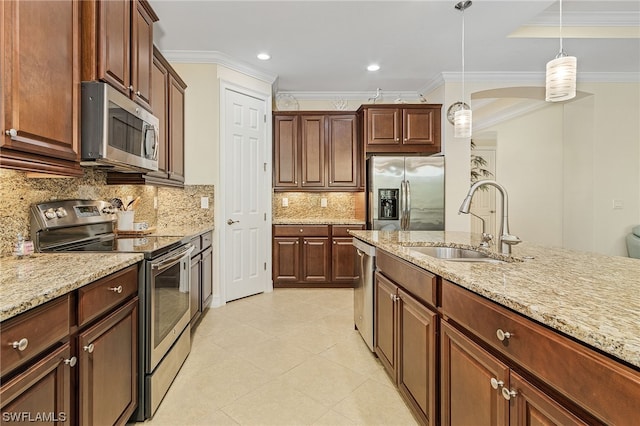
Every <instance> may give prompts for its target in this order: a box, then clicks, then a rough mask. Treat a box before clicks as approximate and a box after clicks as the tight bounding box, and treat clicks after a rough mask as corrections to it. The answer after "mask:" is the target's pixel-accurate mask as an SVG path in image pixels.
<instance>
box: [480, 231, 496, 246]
mask: <svg viewBox="0 0 640 426" xmlns="http://www.w3.org/2000/svg"><path fill="white" fill-rule="evenodd" d="M492 241H493V235H491V234H488V233H486V232H483V233H482V242H480V247H489V246H490V245H491V243H492Z"/></svg>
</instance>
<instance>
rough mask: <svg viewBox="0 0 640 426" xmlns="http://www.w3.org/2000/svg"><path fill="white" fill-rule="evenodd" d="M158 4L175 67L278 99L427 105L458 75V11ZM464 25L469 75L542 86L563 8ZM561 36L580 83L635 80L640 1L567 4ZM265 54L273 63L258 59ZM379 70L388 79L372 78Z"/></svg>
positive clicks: (405, 6)
mask: <svg viewBox="0 0 640 426" xmlns="http://www.w3.org/2000/svg"><path fill="white" fill-rule="evenodd" d="M150 3H151V5H152V7H153V8H154V10H155V11H156V13H157V14H158V16H159V17H160V21H159V22H157V23H156V25H155V27H154V35H155V37H154V38H155V42H156V44H157V45H158V47H159V48H160V50H161V51H163V52H164V53H165V55H166V56H167V57H168V58H169V60H172V61H183V62H191V61H194V60H200V59H203V60H204V61H207V60H211V59H212V58H213V60H212V61H213V62H216V61H217V62H221V61H222V62H225V63H233V64H234V66H236V67H237V68H238V69H244V70H249V72H250V73H251V74H253V75H256V76H259V77H260V78H263V79H265V80H270V79H272V80H274V81H275V89H276V91H279V92H307V93H315V92H332V93H343V92H371V93H372V94H373V93H375V90H376V88H381V89H382V90H383V91H384V92H398V93H400V92H414V93H418V92H420V93H421V92H424V91H426V90H428V88H429V87H432V85H433V83H434V82H436V81H442V79H443V76H447V75H449V76H458V77H457V78H458V79H459V75H460V71H461V64H462V55H461V39H462V37H461V32H462V12H460V11H458V10H456V9H455V8H454V5H455V3H456V1H451V0H447V1H444V0H424V1H266V0H263V1H242V0H240V1H238V0H236V1H185V0H150ZM464 15H465V16H464V18H465V33H466V36H465V39H466V42H465V71H466V72H467V73H468V75H470V74H477V75H483V74H484V75H494V76H507V75H525V74H526V75H529V76H530V75H536V76H538V77H539V78H540V79H541V80H540V81H541V84H543V82H544V69H545V64H546V62H547V61H549V60H550V59H553V58H554V57H555V55H556V54H557V53H558V51H559V39H558V34H559V31H558V23H559V5H558V2H556V1H550V0H534V1H528V0H512V1H504V0H499V1H491V0H476V1H474V3H473V5H472V6H471V7H470V8H468V9H467V10H466V11H465V12H464ZM563 27H564V30H563V35H564V50H565V51H566V52H567V53H568V54H570V55H573V56H576V57H577V58H578V81H580V79H581V78H583V79H584V78H591V79H597V78H598V76H601V77H602V78H607V77H612V76H613V77H614V78H618V79H619V78H621V77H620V76H623V77H622V78H623V79H624V78H626V79H628V78H632V79H635V80H637V79H638V76H639V75H640V2H639V1H637V0H623V1H590V0H581V1H575V0H574V1H570V0H565V1H564V3H563ZM263 51H264V52H268V53H269V54H270V55H271V59H270V60H268V61H260V60H258V59H257V58H256V55H257V54H258V53H259V52H263ZM198 58H200V59H198ZM371 63H377V64H379V65H380V67H381V68H380V70H379V71H376V72H369V71H367V70H366V67H367V65H369V64H371ZM630 76H631V77H630Z"/></svg>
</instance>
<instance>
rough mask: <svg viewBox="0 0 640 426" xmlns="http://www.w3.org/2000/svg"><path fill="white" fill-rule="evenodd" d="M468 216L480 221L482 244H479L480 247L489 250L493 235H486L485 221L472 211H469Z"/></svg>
mask: <svg viewBox="0 0 640 426" xmlns="http://www.w3.org/2000/svg"><path fill="white" fill-rule="evenodd" d="M469 214H470V215H471V216H473V217H476V218H478V219H480V221H482V242H481V243H480V247H484V248H489V245H490V244H491V240H493V235H491V234H487V228H486V224H485V220H484V219H483V218H482V217H480V216H478V215H477V214H475V213H474V212H472V211H469Z"/></svg>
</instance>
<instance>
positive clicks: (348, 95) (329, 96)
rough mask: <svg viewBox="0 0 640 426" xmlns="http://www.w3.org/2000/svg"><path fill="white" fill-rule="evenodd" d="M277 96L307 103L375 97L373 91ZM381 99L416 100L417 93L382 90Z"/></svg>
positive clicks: (299, 93)
mask: <svg viewBox="0 0 640 426" xmlns="http://www.w3.org/2000/svg"><path fill="white" fill-rule="evenodd" d="M277 93H278V94H279V95H291V96H293V97H294V98H296V99H304V100H307V101H331V100H335V99H341V98H342V99H347V100H349V99H355V100H362V99H369V98H372V97H374V96H375V95H376V91H375V90H370V91H359V92H356V91H343V92H312V91H310V92H303V91H280V92H277ZM381 94H382V98H383V99H386V100H387V102H389V101H391V102H392V101H394V100H395V99H398V98H401V99H404V100H407V101H408V100H413V99H418V92H417V91H401V90H388V91H387V90H382V91H381Z"/></svg>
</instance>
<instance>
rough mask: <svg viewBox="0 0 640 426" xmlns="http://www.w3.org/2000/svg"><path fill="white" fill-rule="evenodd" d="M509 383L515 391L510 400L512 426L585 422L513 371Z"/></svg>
mask: <svg viewBox="0 0 640 426" xmlns="http://www.w3.org/2000/svg"><path fill="white" fill-rule="evenodd" d="M510 385H511V386H510V389H511V390H513V391H514V392H515V397H513V398H512V399H511V400H510V402H511V404H510V423H511V425H512V426H538V425H541V426H542V425H545V426H551V425H558V426H560V425H567V426H568V425H574V426H577V425H586V424H587V423H585V422H583V421H582V420H580V419H579V418H577V417H576V416H574V415H573V414H572V413H571V412H570V411H568V410H567V409H566V408H564V407H563V406H562V405H560V404H559V403H558V402H556V401H554V400H553V399H551V398H550V397H549V396H547V395H546V394H545V393H544V392H542V391H541V390H539V389H538V388H536V387H535V386H534V385H532V384H531V383H529V382H528V381H527V380H525V379H524V378H522V377H521V376H519V375H518V374H517V373H514V372H513V371H512V372H511V375H510Z"/></svg>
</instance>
